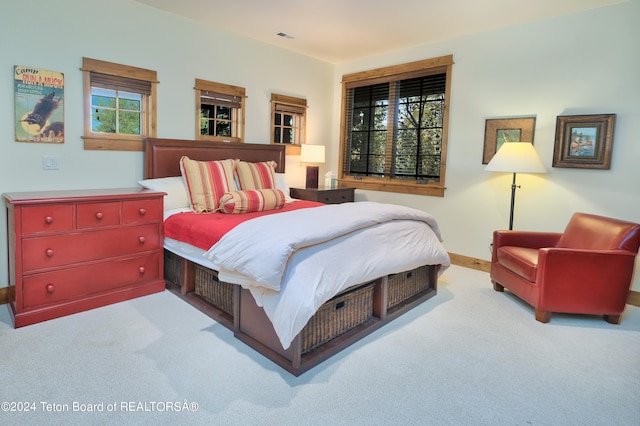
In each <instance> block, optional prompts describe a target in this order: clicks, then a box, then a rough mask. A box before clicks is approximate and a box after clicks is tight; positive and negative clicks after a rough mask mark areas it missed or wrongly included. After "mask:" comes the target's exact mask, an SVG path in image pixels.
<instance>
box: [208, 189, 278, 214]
mask: <svg viewBox="0 0 640 426" xmlns="http://www.w3.org/2000/svg"><path fill="white" fill-rule="evenodd" d="M284 201H285V199H284V193H283V192H282V191H280V190H279V189H268V188H267V189H250V190H248V191H233V192H227V193H226V194H224V195H223V196H222V197H221V198H220V210H221V211H222V212H223V213H231V214H238V213H251V212H262V211H266V210H276V209H281V208H282V206H284Z"/></svg>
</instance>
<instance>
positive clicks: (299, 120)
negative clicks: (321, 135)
mask: <svg viewBox="0 0 640 426" xmlns="http://www.w3.org/2000/svg"><path fill="white" fill-rule="evenodd" d="M288 107H290V108H288ZM307 108H308V107H307V100H306V99H302V98H297V97H294V96H286V95H279V94H276V93H272V94H271V124H270V128H271V130H270V139H269V140H270V141H271V144H277V142H275V141H274V139H275V128H276V125H275V119H276V114H278V113H280V110H283V109H284V110H286V109H290V111H289V112H290V114H291V115H294V116H296V125H295V126H294V127H295V136H296V140H297V141H298V143H296V144H285V145H286V147H287V148H286V153H287V155H300V147H301V146H302V145H303V144H304V143H305V140H306V132H307Z"/></svg>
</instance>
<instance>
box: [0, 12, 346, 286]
mask: <svg viewBox="0 0 640 426" xmlns="http://www.w3.org/2000/svg"><path fill="white" fill-rule="evenodd" d="M83 56H86V57H90V58H95V59H100V60H105V61H110V62H116V63H120V64H125V65H131V66H136V67H141V68H147V69H152V70H155V71H157V72H158V80H159V81H160V84H159V86H158V137H164V138H181V139H194V138H195V91H194V89H193V87H194V85H195V79H196V78H202V79H206V80H211V81H216V82H221V83H226V84H233V85H237V86H243V87H245V88H246V93H247V97H248V98H247V104H246V105H247V107H246V122H247V124H246V141H247V142H254V143H269V125H270V115H271V104H270V100H271V93H272V92H275V93H280V94H285V95H291V96H298V97H301V98H305V99H307V101H308V105H309V109H308V112H307V116H308V123H309V125H308V128H307V139H308V141H309V142H310V143H324V142H327V141H329V140H330V138H331V126H330V123H331V120H332V115H331V114H332V107H333V100H332V96H333V94H332V90H331V88H332V84H333V75H334V74H333V71H334V67H333V65H330V64H328V63H325V62H321V61H318V60H315V59H311V58H308V57H304V56H301V55H297V54H293V53H291V52H289V51H285V50H282V49H277V48H274V47H271V46H268V45H264V44H261V43H255V42H253V41H251V40H248V39H244V38H238V37H235V36H231V35H228V34H225V33H219V32H215V31H213V30H211V29H209V28H206V27H204V26H202V25H198V24H196V23H194V22H191V21H188V20H186V19H182V18H179V17H176V16H174V15H170V14H167V13H164V12H161V11H158V10H156V9H154V8H151V7H147V6H144V5H141V4H139V3H137V2H134V1H131V0H109V1H99V0H53V1H52V0H31V1H29V2H28V3H20V2H3V3H2V10H1V11H0V100H2V101H1V102H0V146H1V148H0V193H4V192H15V191H32V190H46V189H76V188H102V187H114V188H118V187H131V186H136V185H137V184H136V182H137V180H139V179H141V178H142V177H143V176H142V175H143V154H142V153H141V152H133V153H132V152H115V151H105V152H103V151H85V150H84V148H83V141H82V139H81V136H82V134H83V112H82V108H83V96H82V72H81V71H80V67H81V65H82V57H83ZM14 65H24V66H31V67H36V68H42V69H46V70H53V71H58V72H62V73H64V77H65V92H64V108H65V110H64V113H65V130H66V137H65V138H66V140H65V143H64V144H59V145H53V144H41V143H24V142H15V137H14V118H13V116H14V108H13V67H14ZM48 154H53V155H58V156H59V157H60V163H61V168H60V170H58V171H43V170H42V156H43V155H48ZM287 174H288V175H289V177H290V180H292V181H293V184H298V185H299V184H304V168H302V167H300V165H299V162H298V161H297V157H291V158H287ZM0 223H3V224H4V223H6V210H5V209H4V208H2V209H0ZM6 247H7V234H6V227H5V225H2V226H1V227H0V287H4V286H6V285H7V283H8V266H7V248H6Z"/></svg>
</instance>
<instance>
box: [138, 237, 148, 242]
mask: <svg viewBox="0 0 640 426" xmlns="http://www.w3.org/2000/svg"><path fill="white" fill-rule="evenodd" d="M138 241H140V244H144V243H145V241H147V240H146V238H144V237H138Z"/></svg>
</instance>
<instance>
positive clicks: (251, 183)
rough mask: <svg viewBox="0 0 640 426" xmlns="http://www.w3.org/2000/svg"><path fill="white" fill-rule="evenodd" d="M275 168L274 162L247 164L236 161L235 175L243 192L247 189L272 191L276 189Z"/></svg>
mask: <svg viewBox="0 0 640 426" xmlns="http://www.w3.org/2000/svg"><path fill="white" fill-rule="evenodd" d="M276 166H277V163H276V162H275V161H263V162H261V163H248V162H246V161H241V160H238V161H237V163H236V173H238V181H239V182H240V188H239V189H241V190H243V191H246V190H248V189H273V188H275V187H276V178H275V173H276Z"/></svg>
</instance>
